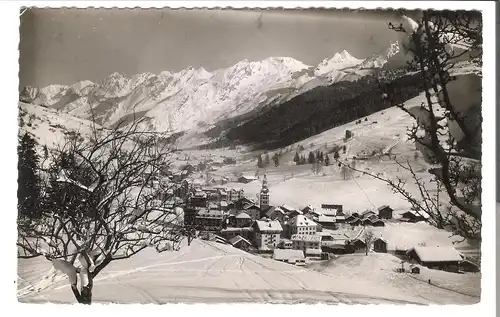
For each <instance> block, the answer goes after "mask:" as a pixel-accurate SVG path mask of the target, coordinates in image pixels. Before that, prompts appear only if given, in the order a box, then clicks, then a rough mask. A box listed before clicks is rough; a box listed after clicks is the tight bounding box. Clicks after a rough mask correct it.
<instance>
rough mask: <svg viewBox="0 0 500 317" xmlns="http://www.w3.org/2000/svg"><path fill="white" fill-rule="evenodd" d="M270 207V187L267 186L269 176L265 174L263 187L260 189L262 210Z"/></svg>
mask: <svg viewBox="0 0 500 317" xmlns="http://www.w3.org/2000/svg"><path fill="white" fill-rule="evenodd" d="M267 209H269V188H267V178H266V175H264V180H263V181H262V188H261V190H260V210H261V212H262V211H266V210H267Z"/></svg>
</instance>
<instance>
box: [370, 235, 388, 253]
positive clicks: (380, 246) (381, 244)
mask: <svg viewBox="0 0 500 317" xmlns="http://www.w3.org/2000/svg"><path fill="white" fill-rule="evenodd" d="M373 251H375V252H379V253H387V240H385V239H384V238H376V239H375V240H373Z"/></svg>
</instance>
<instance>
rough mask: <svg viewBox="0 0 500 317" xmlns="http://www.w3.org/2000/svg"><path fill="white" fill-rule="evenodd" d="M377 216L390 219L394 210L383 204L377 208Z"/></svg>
mask: <svg viewBox="0 0 500 317" xmlns="http://www.w3.org/2000/svg"><path fill="white" fill-rule="evenodd" d="M377 211H378V217H379V218H380V219H392V212H393V211H394V210H393V209H392V208H391V207H389V206H388V205H383V206H380V207H378V208H377Z"/></svg>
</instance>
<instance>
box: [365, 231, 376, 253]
mask: <svg viewBox="0 0 500 317" xmlns="http://www.w3.org/2000/svg"><path fill="white" fill-rule="evenodd" d="M363 241H364V243H365V246H366V249H365V255H368V251H370V248H371V247H372V245H373V241H375V235H374V234H373V232H371V231H369V230H366V231H365V232H364V234H363Z"/></svg>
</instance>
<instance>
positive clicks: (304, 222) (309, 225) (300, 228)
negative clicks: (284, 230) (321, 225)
mask: <svg viewBox="0 0 500 317" xmlns="http://www.w3.org/2000/svg"><path fill="white" fill-rule="evenodd" d="M288 225H289V226H290V234H291V235H294V234H311V235H313V234H315V233H316V232H317V231H318V224H317V223H316V222H314V221H312V220H311V219H309V218H308V217H306V216H303V215H298V216H295V217H293V218H292V219H290V220H289V221H288Z"/></svg>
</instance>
